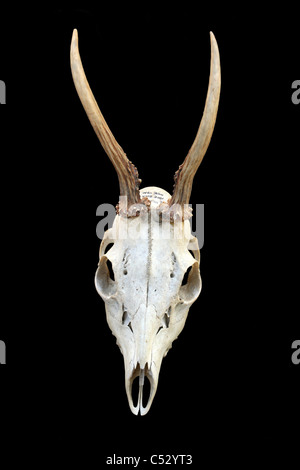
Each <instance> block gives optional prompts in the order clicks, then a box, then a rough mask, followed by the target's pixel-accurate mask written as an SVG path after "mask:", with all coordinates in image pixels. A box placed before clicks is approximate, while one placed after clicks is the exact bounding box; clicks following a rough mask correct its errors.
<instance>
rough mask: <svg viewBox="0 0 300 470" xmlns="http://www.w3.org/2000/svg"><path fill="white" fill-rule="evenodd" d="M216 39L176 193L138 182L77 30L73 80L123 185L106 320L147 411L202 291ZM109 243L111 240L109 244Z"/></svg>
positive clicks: (99, 283) (103, 277) (104, 283)
mask: <svg viewBox="0 0 300 470" xmlns="http://www.w3.org/2000/svg"><path fill="white" fill-rule="evenodd" d="M210 40H211V63H210V78H209V85H208V92H207V97H206V103H205V108H204V113H203V116H202V120H201V123H200V126H199V129H198V132H197V135H196V138H195V141H194V143H193V145H192V147H191V149H190V151H189V153H188V155H187V157H186V158H185V160H184V162H183V164H182V165H180V167H179V170H178V171H177V172H176V173H175V177H174V180H175V184H174V191H173V195H172V197H171V196H170V194H168V193H167V192H166V191H164V190H162V189H160V188H155V187H149V188H144V189H143V190H139V185H140V183H141V180H140V179H139V178H138V172H137V169H136V168H135V166H134V165H133V164H132V163H131V162H130V161H129V160H128V158H127V156H126V154H125V153H124V151H123V150H122V148H121V147H120V146H119V144H118V143H117V141H116V140H115V138H114V136H113V135H112V133H111V131H110V129H109V127H108V126H107V123H106V121H105V120H104V117H103V115H102V114H101V111H100V109H99V107H98V105H97V103H96V100H95V98H94V96H93V94H92V91H91V89H90V87H89V84H88V81H87V79H86V76H85V73H84V70H83V67H82V63H81V59H80V55H79V50H78V34H77V30H76V29H75V30H74V31H73V37H72V43H71V70H72V75H73V80H74V84H75V87H76V90H77V93H78V95H79V98H80V100H81V102H82V105H83V107H84V109H85V111H86V113H87V116H88V118H89V120H90V122H91V124H92V126H93V128H94V130H95V132H96V134H97V136H98V138H99V140H100V142H101V144H102V146H103V148H104V150H105V151H106V153H107V155H108V157H109V159H110V160H111V162H112V163H113V165H114V167H115V169H116V171H117V175H118V179H119V185H120V201H119V204H118V205H117V215H116V218H115V220H114V223H113V226H112V228H110V229H109V230H107V232H106V233H105V235H104V238H103V240H102V243H101V246H100V261H99V265H98V269H97V271H96V276H95V284H96V289H97V291H98V293H99V294H100V296H101V297H102V299H103V300H104V302H105V307H106V315H107V322H108V325H109V327H110V329H111V330H112V332H113V334H114V335H115V336H116V338H117V344H118V345H119V347H120V350H121V352H122V354H123V356H124V365H125V388H126V393H127V397H128V402H129V406H130V409H131V411H132V412H133V413H134V414H138V412H140V413H141V415H144V414H146V413H147V412H148V411H149V409H150V406H151V404H152V401H153V398H154V395H155V393H156V389H157V383H158V376H159V371H160V367H161V362H162V359H163V357H164V356H165V355H166V353H167V352H168V350H169V349H170V347H171V345H172V342H173V341H174V340H175V339H176V338H177V337H178V335H179V334H180V332H181V331H182V329H183V327H184V324H185V321H186V318H187V314H188V311H189V308H190V306H191V305H192V303H193V302H194V301H195V300H196V299H197V297H198V296H199V294H200V291H201V278H200V271H199V263H200V251H199V247H198V242H197V239H196V238H195V237H192V235H191V228H190V223H189V218H190V217H191V215H192V214H191V210H190V208H189V206H188V204H189V200H190V195H191V191H192V184H193V179H194V176H195V173H196V171H197V169H198V167H199V165H200V163H201V161H202V159H203V157H204V155H205V153H206V150H207V147H208V145H209V142H210V139H211V136H212V133H213V129H214V125H215V121H216V116H217V111H218V104H219V96H220V88H221V73H220V57H219V51H218V45H217V42H216V39H215V37H214V35H213V33H210ZM110 244H113V245H112V247H111V248H110V249H109V250H108V251H107V252H105V251H106V248H108V245H110ZM191 252H192V253H193V255H192V254H191ZM109 263H111V266H112V269H113V274H114V279H113V278H112V276H111V274H110V270H109V267H108V264H109ZM188 270H189V273H188V276H187V281H185V277H186V276H185V275H186V273H187V272H188ZM137 377H138V378H139V393H138V399H137V403H136V405H135V404H134V403H133V398H132V384H133V381H134V379H135V378H137ZM145 377H146V378H147V379H148V380H149V382H150V395H149V397H148V400H147V403H146V404H145V406H144V403H143V386H144V380H145Z"/></svg>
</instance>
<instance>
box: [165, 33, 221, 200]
mask: <svg viewBox="0 0 300 470" xmlns="http://www.w3.org/2000/svg"><path fill="white" fill-rule="evenodd" d="M210 43H211V61H210V77H209V85H208V91H207V96H206V102H205V108H204V113H203V116H202V119H201V123H200V126H199V129H198V132H197V135H196V138H195V141H194V143H193V145H192V147H191V148H190V151H189V153H188V154H187V156H186V158H185V160H184V162H183V164H182V165H180V167H179V169H178V170H177V172H176V173H175V176H174V180H175V185H174V191H173V196H172V198H171V199H170V202H169V205H170V206H172V205H173V204H180V205H184V204H188V203H189V200H190V196H191V192H192V185H193V179H194V176H195V174H196V171H197V169H198V167H199V165H200V163H201V161H202V159H203V157H204V155H205V153H206V150H207V148H208V145H209V142H210V139H211V136H212V133H213V130H214V126H215V122H216V117H217V111H218V105H219V97H220V89H221V67H220V56H219V49H218V44H217V41H216V39H215V36H214V35H213V33H212V32H211V33H210Z"/></svg>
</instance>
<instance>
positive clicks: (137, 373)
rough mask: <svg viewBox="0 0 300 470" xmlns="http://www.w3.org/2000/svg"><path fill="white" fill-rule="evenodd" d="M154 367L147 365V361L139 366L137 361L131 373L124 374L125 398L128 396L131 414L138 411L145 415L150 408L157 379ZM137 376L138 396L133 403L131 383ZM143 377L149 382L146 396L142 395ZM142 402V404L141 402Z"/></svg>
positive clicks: (143, 390)
mask: <svg viewBox="0 0 300 470" xmlns="http://www.w3.org/2000/svg"><path fill="white" fill-rule="evenodd" d="M154 369H155V367H151V366H150V367H149V366H148V363H146V365H145V367H144V368H141V366H140V363H137V365H136V367H135V368H133V369H132V371H131V373H130V374H129V375H128V377H127V374H126V383H125V386H126V393H127V398H128V403H129V407H130V409H131V411H132V413H133V414H135V415H137V414H138V413H139V412H140V414H141V416H143V415H145V414H146V413H148V411H149V410H150V407H151V404H152V401H153V398H154V396H155V393H156V389H157V379H158V374H156V373H155V372H154ZM137 378H138V382H139V384H138V385H139V388H138V398H137V403H136V405H135V404H134V397H133V390H132V384H133V381H134V380H135V379H136V380H137ZM145 379H147V380H149V383H150V393H149V396H148V400H147V397H145V396H144V392H145V389H144V384H145ZM145 399H146V400H147V403H146V406H144V404H145ZM143 403H144V404H143Z"/></svg>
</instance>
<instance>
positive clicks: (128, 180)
mask: <svg viewBox="0 0 300 470" xmlns="http://www.w3.org/2000/svg"><path fill="white" fill-rule="evenodd" d="M70 58H71V70H72V76H73V80H74V84H75V87H76V90H77V93H78V96H79V98H80V101H81V103H82V105H83V107H84V109H85V112H86V114H87V116H88V118H89V120H90V123H91V124H92V126H93V128H94V131H95V132H96V134H97V137H98V139H99V140H100V142H101V145H102V147H103V148H104V150H105V152H106V153H107V155H108V157H109V159H110V160H111V162H112V164H113V165H114V167H115V169H116V172H117V174H118V179H119V185H120V196H126V197H127V208H128V209H127V210H126V211H125V214H126V215H130V212H129V211H130V207H131V206H132V205H134V204H138V203H140V202H141V199H140V193H139V185H140V183H141V180H140V179H139V177H138V176H139V175H138V171H137V169H136V167H135V166H134V165H133V163H131V161H129V160H128V158H127V156H126V153H125V152H124V150H123V149H122V148H121V147H120V145H119V144H118V142H117V141H116V139H115V138H114V136H113V134H112V132H111V131H110V129H109V127H108V125H107V123H106V121H105V119H104V117H103V115H102V113H101V111H100V109H99V107H98V105H97V102H96V100H95V98H94V95H93V93H92V90H91V89H90V86H89V83H88V81H87V78H86V76H85V73H84V69H83V66H82V62H81V59H80V54H79V50H78V33H77V29H74V31H73V36H72V42H71V51H70ZM119 209H120V210H123V209H124V210H125V208H123V207H122V208H119ZM133 214H134V215H136V214H135V213H134V211H133Z"/></svg>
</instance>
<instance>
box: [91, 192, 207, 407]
mask: <svg viewBox="0 0 300 470" xmlns="http://www.w3.org/2000/svg"><path fill="white" fill-rule="evenodd" d="M145 195H147V197H148V198H149V200H151V201H152V202H151V208H150V211H149V212H148V213H145V214H141V215H140V216H138V217H133V218H126V217H121V216H119V215H117V216H116V218H115V220H114V223H113V227H112V228H111V229H109V230H108V231H107V232H106V234H105V237H104V239H103V241H102V244H101V247H100V261H99V267H98V270H97V272H96V277H95V284H96V288H97V291H98V293H99V294H100V296H101V297H102V298H103V300H104V302H105V306H106V315H107V322H108V325H109V327H110V329H111V330H112V332H113V334H114V336H115V337H116V338H117V344H118V346H119V347H120V350H121V352H122V354H123V356H124V365H125V388H126V393H127V397H128V402H129V406H130V409H131V411H132V412H133V413H134V414H138V412H140V413H141V414H142V415H144V414H146V413H147V412H148V411H149V408H150V406H151V403H152V401H153V398H154V395H155V393H156V389H157V383H158V376H159V371H160V367H161V362H162V359H163V357H164V356H165V355H166V354H167V352H168V350H169V349H170V348H171V345H172V342H173V341H174V340H175V339H176V338H177V337H178V335H179V333H180V332H181V330H182V329H183V327H184V324H185V321H186V318H187V314H188V311H189V308H190V306H191V304H192V303H193V302H194V301H195V300H196V299H197V297H198V295H199V294H200V290H201V278H200V272H199V261H200V254H199V248H198V245H197V242H195V240H196V239H195V237H192V236H191V229H190V223H189V221H188V220H185V221H176V222H174V223H172V224H171V223H170V222H169V221H162V220H160V219H159V217H158V215H157V212H156V211H155V208H156V207H157V206H158V205H159V204H160V203H161V201H162V200H164V201H166V200H167V199H169V197H170V195H169V194H168V193H167V192H166V191H164V190H162V189H160V188H155V187H151V188H145V189H144V190H141V197H144V196H145ZM190 242H192V246H191V243H190ZM110 243H113V246H112V247H111V248H110V249H109V250H108V251H107V253H105V249H106V248H107V246H108V245H109V244H110ZM191 247H192V249H193V255H194V256H193V255H192V254H191V252H190V251H189V250H190V249H191ZM108 260H109V261H110V262H111V265H112V269H113V273H114V280H112V279H111V278H110V275H109V271H108V268H107V261H108ZM189 267H192V269H191V271H190V273H189V277H188V281H187V283H186V284H185V285H182V280H183V277H184V274H185V272H186V271H187V270H188V268H189ZM135 377H139V379H137V380H139V394H138V399H137V403H134V400H133V397H132V383H133V380H134V378H135ZM146 378H147V379H148V380H149V381H150V386H151V387H150V388H151V390H150V396H149V399H148V401H147V399H146V403H143V384H144V380H146ZM144 401H145V397H144Z"/></svg>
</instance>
